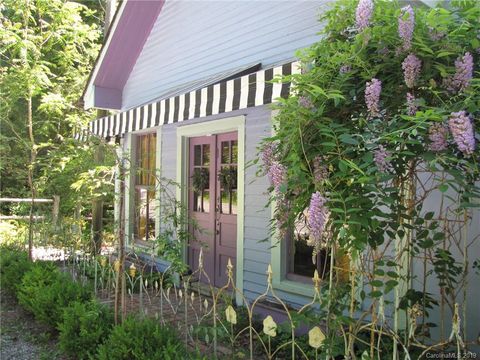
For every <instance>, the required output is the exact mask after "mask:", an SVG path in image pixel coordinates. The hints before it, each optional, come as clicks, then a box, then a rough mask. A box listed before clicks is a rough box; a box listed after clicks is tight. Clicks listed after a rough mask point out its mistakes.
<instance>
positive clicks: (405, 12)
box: [398, 5, 415, 50]
mask: <svg viewBox="0 0 480 360" xmlns="http://www.w3.org/2000/svg"><path fill="white" fill-rule="evenodd" d="M414 28H415V13H414V12H413V9H412V7H411V6H410V5H407V6H405V7H403V8H402V9H401V10H400V16H399V18H398V35H399V36H400V38H401V39H402V40H403V50H410V48H411V47H412V38H413V29H414Z"/></svg>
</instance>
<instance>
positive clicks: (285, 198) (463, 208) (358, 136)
mask: <svg viewBox="0 0 480 360" xmlns="http://www.w3.org/2000/svg"><path fill="white" fill-rule="evenodd" d="M356 5H357V2H352V1H350V0H345V1H337V2H335V3H334V4H333V6H332V8H331V10H329V11H327V12H325V13H324V14H323V15H322V21H324V22H325V28H324V30H323V32H322V36H323V37H322V39H321V40H320V41H319V42H317V43H316V44H314V45H313V46H311V47H310V48H309V49H307V50H305V51H304V52H302V53H301V54H299V57H300V59H301V69H302V71H301V73H297V74H294V75H291V76H287V77H285V78H284V79H283V80H284V81H289V82H292V84H293V85H292V86H293V88H294V91H293V96H290V97H289V98H288V99H285V100H281V101H280V104H279V105H278V106H277V109H278V110H279V112H278V115H277V117H276V122H275V135H274V136H273V137H271V138H269V139H267V140H266V142H265V144H264V145H270V144H271V143H273V144H274V145H275V146H276V148H275V151H274V155H272V158H273V159H271V160H273V161H276V162H278V163H280V164H281V165H282V166H283V167H284V168H285V170H286V177H285V179H284V181H283V183H282V185H281V186H279V187H277V189H275V188H274V187H273V186H272V187H271V200H272V201H275V203H276V204H277V206H276V210H275V219H276V220H277V223H276V224H273V225H274V227H273V231H274V232H275V233H276V234H280V236H283V234H285V233H286V232H288V231H291V229H293V228H295V223H296V222H297V221H298V219H302V220H303V219H304V218H305V213H306V212H305V210H306V209H308V207H309V205H310V200H311V198H312V194H313V193H315V192H320V193H321V194H322V196H323V197H324V198H325V199H327V201H326V204H325V207H326V208H327V211H328V213H329V218H328V222H327V225H326V227H325V228H326V230H328V231H325V232H324V234H323V235H324V238H322V239H320V240H318V239H317V240H318V241H317V243H316V244H315V245H316V248H315V249H316V250H318V249H319V248H320V247H327V248H335V249H337V252H338V251H340V252H342V253H344V254H349V255H350V257H351V259H352V260H354V261H356V260H359V261H358V263H356V264H355V267H356V271H357V275H358V274H362V276H363V277H362V279H357V278H355V279H353V282H352V283H344V284H341V283H338V282H336V280H335V279H334V278H333V280H332V281H333V282H331V283H330V284H328V286H325V289H322V294H321V297H322V298H321V301H320V302H321V310H320V312H324V315H325V317H326V319H327V323H328V324H329V325H331V326H329V328H331V329H338V328H339V327H341V326H345V325H347V324H348V323H349V321H350V319H349V318H347V317H345V316H343V315H342V313H343V314H344V313H345V312H347V311H348V312H349V313H350V314H351V316H353V313H355V312H356V311H359V312H361V313H364V311H365V308H362V306H360V305H361V304H360V303H359V302H358V301H357V299H351V297H352V296H351V294H354V293H355V294H356V293H357V290H359V291H358V293H359V295H360V299H361V300H362V302H364V303H366V304H374V305H378V304H379V303H380V302H381V304H382V306H387V305H391V304H392V302H391V300H389V299H391V297H392V296H394V294H395V292H394V289H395V288H397V286H398V284H399V283H400V282H401V281H406V282H409V281H411V280H412V277H411V276H412V275H411V274H410V272H409V271H408V270H406V269H403V268H401V265H402V264H400V263H399V261H398V259H397V258H395V257H394V256H395V251H396V248H397V247H398V245H399V241H400V240H401V241H402V242H403V244H402V246H403V247H404V249H403V250H402V251H403V252H402V254H400V253H397V254H396V255H397V256H399V255H403V254H405V255H408V256H410V257H416V256H418V257H419V259H420V258H421V259H424V260H422V261H425V267H426V269H428V270H426V272H425V278H424V279H423V281H425V282H427V281H432V280H433V276H435V277H436V280H438V284H439V285H440V286H441V287H442V288H443V289H445V292H444V294H445V295H447V296H448V299H447V300H448V301H449V305H450V306H452V307H453V303H454V302H459V301H461V300H459V299H455V296H456V295H455V294H456V293H459V291H458V287H459V286H466V285H465V283H464V282H463V280H464V279H465V278H466V276H467V274H468V273H467V270H466V269H467V265H466V264H468V262H467V260H464V261H463V262H460V261H459V258H458V256H457V257H456V255H454V253H455V252H457V249H458V252H459V253H462V256H465V258H466V259H467V257H468V254H463V251H464V250H463V249H462V248H461V246H460V245H458V244H460V243H461V242H462V241H465V239H463V237H461V236H460V235H459V232H456V231H455V230H452V229H449V230H446V229H447V228H448V227H449V226H452V225H451V224H449V223H448V221H445V217H447V215H446V214H447V213H448V216H451V217H456V219H458V220H460V219H462V218H463V219H464V220H465V221H466V222H467V221H471V219H472V216H473V219H475V216H478V215H477V214H478V212H473V210H474V209H476V208H478V206H479V205H478V201H479V199H480V187H479V179H480V168H479V160H480V146H478V140H479V139H478V129H479V128H480V122H479V119H480V112H479V108H480V107H479V104H480V81H479V64H480V53H479V52H478V49H479V48H480V42H479V40H478V33H479V32H480V23H479V22H478V18H479V17H480V4H479V3H478V2H476V1H453V2H451V3H449V7H448V8H441V7H438V8H429V7H420V6H419V7H414V13H415V22H414V33H413V40H412V46H411V49H409V50H408V51H407V50H405V47H404V44H403V40H402V38H401V37H400V36H399V32H398V27H399V25H398V17H399V15H400V13H401V10H400V8H401V6H400V5H399V4H398V3H396V2H390V1H382V0H378V1H374V10H373V16H372V18H371V21H370V25H369V26H368V27H367V28H365V29H364V30H363V31H359V30H358V29H356V25H355V11H356ZM402 6H403V5H402ZM467 52H469V53H470V54H471V55H472V56H473V63H474V67H473V78H472V79H471V80H470V81H469V85H468V86H467V87H465V88H464V89H463V90H461V91H452V90H451V88H449V86H448V83H449V81H451V79H452V77H453V76H454V74H455V73H456V71H457V69H456V65H455V62H458V59H459V58H462V57H463V56H464V55H465V54H466V53H467ZM410 54H414V55H415V56H416V57H417V58H418V59H419V60H420V61H421V69H420V72H419V75H418V77H417V79H416V82H415V83H414V85H413V86H410V85H408V86H407V83H406V81H405V74H404V69H403V68H402V64H403V63H404V61H405V59H406V58H407V57H408V56H409V55H410ZM374 78H375V79H378V80H380V81H381V83H382V87H381V93H380V100H379V103H378V106H379V112H378V113H377V114H375V113H374V112H371V111H369V110H368V107H367V104H366V99H365V92H366V87H367V83H368V82H370V81H371V80H372V79H374ZM409 86H410V87H409ZM407 94H410V96H413V97H414V98H415V100H414V102H413V104H414V105H415V107H416V110H414V111H412V108H411V107H410V108H409V104H408V103H407ZM459 111H465V112H466V113H467V114H468V116H469V119H470V120H469V121H471V123H472V125H473V128H474V129H476V131H477V133H476V135H475V134H474V135H473V136H476V137H477V138H476V146H475V149H474V150H473V152H472V153H471V154H470V153H467V152H465V151H463V152H462V151H461V147H460V146H459V144H458V141H457V140H458V139H455V138H454V136H453V135H454V134H453V131H452V130H450V129H449V119H450V118H451V117H452V115H451V114H452V113H453V112H459ZM439 125H441V126H444V127H445V129H446V130H445V131H446V132H447V137H446V140H445V144H446V146H445V148H444V149H441V150H437V149H434V148H433V147H432V146H431V145H432V142H433V141H434V140H433V139H432V137H431V132H432V129H434V128H435V126H439ZM266 148H267V147H265V149H266ZM382 148H384V149H385V150H386V153H384V155H385V156H384V159H383V160H385V163H386V164H387V166H385V167H384V168H383V167H382V166H381V165H380V164H379V161H378V158H376V155H377V154H378V151H379V149H382ZM265 153H266V154H268V152H265ZM267 163H268V162H267ZM268 170H269V169H268V167H267V168H265V169H264V171H263V172H264V173H265V172H266V171H268ZM426 178H428V181H427V180H425V179H426ZM427 198H428V199H432V198H436V199H441V200H438V208H437V209H431V204H430V203H427V202H426V201H425V199H427ZM447 202H448V205H446V203H447ZM426 204H427V205H426ZM447 206H448V208H447ZM427 207H429V208H428V209H427ZM472 214H473V215H472ZM277 225H278V226H280V229H281V230H283V231H280V232H278V231H276V228H275V227H276V226H277ZM465 226H467V225H465ZM462 236H463V235H462ZM281 241H283V237H282V239H281ZM450 244H452V245H451V247H452V248H454V247H457V249H455V252H454V251H453V249H452V250H449V247H450ZM312 250H313V248H312ZM397 251H398V250H397ZM465 251H466V250H465ZM392 253H393V254H394V255H393V256H392ZM462 260H463V259H462ZM418 261H420V260H418ZM430 269H431V270H430ZM351 286H353V287H354V288H353V289H352V288H351ZM340 288H343V290H340ZM447 289H448V290H447ZM441 296H443V295H441ZM399 300H400V299H399ZM389 301H390V302H389ZM436 303H437V301H436V299H432V296H430V294H427V293H419V292H416V291H414V290H411V291H408V292H407V294H406V295H405V297H404V298H403V299H401V305H402V309H405V310H407V309H408V310H409V308H410V307H411V306H413V305H416V306H417V309H419V310H420V311H419V312H420V313H421V314H422V315H420V316H425V314H427V315H428V310H429V309H430V308H431V307H433V306H434V305H435V304H436ZM378 306H380V305H378ZM370 310H371V311H372V314H373V312H379V311H380V310H378V308H375V306H372V307H370ZM381 310H382V312H383V311H385V310H384V308H382V309H381ZM366 312H368V311H366ZM366 312H365V313H366ZM382 315H383V314H382ZM336 334H337V332H335V331H331V332H330V334H327V340H326V342H327V343H328V341H331V339H333V338H334V337H335V336H336ZM332 346H333V345H332Z"/></svg>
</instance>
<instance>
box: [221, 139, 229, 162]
mask: <svg viewBox="0 0 480 360" xmlns="http://www.w3.org/2000/svg"><path fill="white" fill-rule="evenodd" d="M220 151H221V152H222V156H221V160H222V164H229V163H230V142H229V141H222V145H221V147H220Z"/></svg>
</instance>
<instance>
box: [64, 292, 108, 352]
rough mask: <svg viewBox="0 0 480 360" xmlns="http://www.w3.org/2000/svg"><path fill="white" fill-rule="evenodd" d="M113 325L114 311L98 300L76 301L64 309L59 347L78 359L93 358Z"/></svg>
mask: <svg viewBox="0 0 480 360" xmlns="http://www.w3.org/2000/svg"><path fill="white" fill-rule="evenodd" d="M112 327H113V312H112V309H111V308H109V307H107V306H106V305H102V304H100V303H99V302H98V301H96V300H92V301H88V302H78V301H75V302H73V303H71V304H70V305H69V306H68V307H66V308H65V309H64V312H63V321H62V322H61V323H60V324H59V325H58V330H59V332H60V334H59V347H60V349H61V350H62V351H63V352H64V353H65V354H67V355H69V356H71V357H73V358H76V359H88V358H91V357H92V356H93V355H94V354H95V352H96V351H97V347H98V346H99V345H100V344H101V343H103V342H104V341H105V339H106V338H107V336H108V335H109V334H110V332H111V330H112Z"/></svg>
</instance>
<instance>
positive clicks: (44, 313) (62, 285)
mask: <svg viewBox="0 0 480 360" xmlns="http://www.w3.org/2000/svg"><path fill="white" fill-rule="evenodd" d="M91 298H92V291H91V290H90V289H89V288H87V287H84V286H83V285H82V284H80V283H77V282H74V281H73V280H72V278H71V277H70V274H67V273H62V272H61V271H59V270H58V268H57V267H56V266H55V265H54V264H51V263H43V262H38V263H35V264H34V265H33V266H32V269H31V270H30V271H29V272H27V273H26V274H25V276H24V277H23V279H22V284H21V285H20V287H19V288H18V300H19V302H20V304H21V305H22V306H23V307H24V308H25V309H26V310H27V311H30V312H31V313H33V315H34V316H35V318H36V319H37V320H39V321H40V322H42V323H44V324H46V325H49V326H51V327H52V328H55V327H56V326H57V324H58V323H60V322H62V316H63V309H64V308H65V307H66V306H68V305H69V304H70V303H71V302H73V301H87V300H90V299H91Z"/></svg>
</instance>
